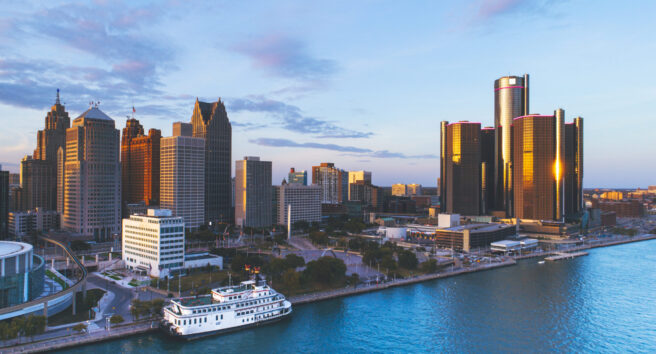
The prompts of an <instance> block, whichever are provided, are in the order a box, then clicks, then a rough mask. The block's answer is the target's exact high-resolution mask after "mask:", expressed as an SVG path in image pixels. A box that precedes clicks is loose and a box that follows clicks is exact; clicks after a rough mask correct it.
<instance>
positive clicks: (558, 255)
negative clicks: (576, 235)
mask: <svg viewBox="0 0 656 354" xmlns="http://www.w3.org/2000/svg"><path fill="white" fill-rule="evenodd" d="M587 255H588V252H582V251H579V252H572V253H567V252H555V253H554V255H553V256H549V257H546V258H545V260H547V261H559V260H561V259H570V258H576V257H580V256H587Z"/></svg>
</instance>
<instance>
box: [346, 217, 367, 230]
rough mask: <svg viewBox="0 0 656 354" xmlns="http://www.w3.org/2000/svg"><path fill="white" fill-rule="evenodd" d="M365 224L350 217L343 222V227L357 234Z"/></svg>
mask: <svg viewBox="0 0 656 354" xmlns="http://www.w3.org/2000/svg"><path fill="white" fill-rule="evenodd" d="M365 227H366V225H365V224H364V223H363V222H362V221H360V220H359V219H350V220H349V221H347V222H346V223H345V224H344V229H345V230H346V231H348V232H350V233H353V234H359V233H361V232H362V230H363V229H364V228H365Z"/></svg>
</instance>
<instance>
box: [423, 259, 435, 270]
mask: <svg viewBox="0 0 656 354" xmlns="http://www.w3.org/2000/svg"><path fill="white" fill-rule="evenodd" d="M419 269H420V270H421V271H422V272H424V273H435V271H437V261H436V260H434V259H429V260H427V261H425V262H421V264H420V265H419Z"/></svg>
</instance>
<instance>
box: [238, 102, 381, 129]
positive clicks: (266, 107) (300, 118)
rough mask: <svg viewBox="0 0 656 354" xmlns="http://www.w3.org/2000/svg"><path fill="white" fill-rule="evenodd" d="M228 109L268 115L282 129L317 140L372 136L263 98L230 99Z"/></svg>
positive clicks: (292, 106)
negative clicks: (312, 136)
mask: <svg viewBox="0 0 656 354" xmlns="http://www.w3.org/2000/svg"><path fill="white" fill-rule="evenodd" d="M228 107H229V109H230V110H231V111H233V112H242V111H247V112H254V113H267V114H270V115H272V116H273V117H275V118H276V119H277V120H278V122H279V123H280V124H281V125H282V128H283V129H286V130H289V131H292V132H296V133H302V134H315V135H316V136H317V137H319V138H368V137H370V136H371V135H373V133H371V132H362V131H357V130H353V129H346V128H342V127H339V126H337V125H335V124H333V123H331V122H329V121H326V120H322V119H318V118H313V117H308V116H305V115H304V114H303V112H302V111H301V109H300V108H299V107H297V106H294V105H290V104H286V103H284V102H281V101H276V100H272V99H267V98H265V97H263V96H250V97H247V98H236V99H230V100H228Z"/></svg>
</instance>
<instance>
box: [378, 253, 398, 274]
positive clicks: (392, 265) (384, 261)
mask: <svg viewBox="0 0 656 354" xmlns="http://www.w3.org/2000/svg"><path fill="white" fill-rule="evenodd" d="M380 267H381V268H385V269H387V270H395V269H396V267H397V265H396V261H395V260H394V257H392V255H389V254H388V255H385V256H383V258H381V260H380Z"/></svg>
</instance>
